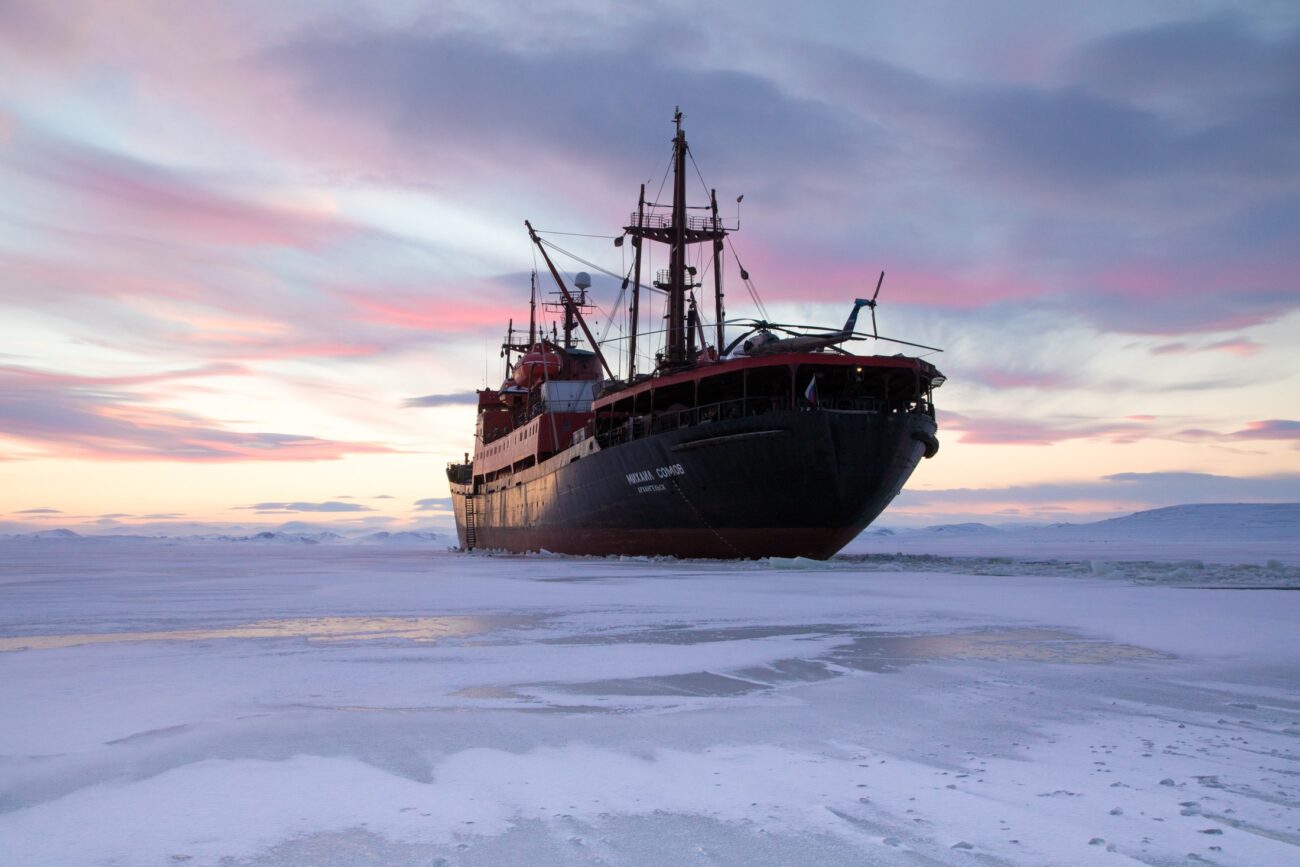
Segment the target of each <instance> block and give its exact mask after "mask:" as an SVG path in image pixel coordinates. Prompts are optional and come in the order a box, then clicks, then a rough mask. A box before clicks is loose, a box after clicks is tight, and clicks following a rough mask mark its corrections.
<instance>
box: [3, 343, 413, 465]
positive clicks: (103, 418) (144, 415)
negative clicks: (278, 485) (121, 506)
mask: <svg viewBox="0 0 1300 867" xmlns="http://www.w3.org/2000/svg"><path fill="white" fill-rule="evenodd" d="M219 370H220V369H219ZM201 375H204V374H202V373H196V372H194V371H182V372H180V373H179V374H175V375H174V376H175V377H180V378H190V377H194V376H201ZM167 378H169V375H168V374H165V373H163V374H157V375H155V376H154V377H153V381H158V382H161V381H164V380H166V379H167ZM130 379H131V380H132V381H133V382H134V381H135V380H137V379H139V378H138V377H131V378H130ZM114 384H115V382H114V378H112V377H106V378H105V379H104V380H102V381H101V380H96V379H95V378H94V377H85V376H70V375H63V374H57V373H51V372H49V371H40V370H32V369H29V368H22V367H15V366H8V367H4V368H0V428H3V430H4V432H5V434H6V435H7V436H9V437H12V438H16V439H20V440H25V441H28V442H29V443H31V444H33V445H35V446H37V447H39V448H40V449H42V450H43V451H44V452H45V453H46V454H51V455H58V456H62V457H76V458H90V459H95V460H159V459H163V460H177V461H198V462H211V461H216V462H220V461H250V460H253V461H319V460H335V459H338V458H340V457H342V456H344V455H346V454H357V453H383V452H391V451H393V450H392V449H390V448H389V447H387V446H383V445H379V444H377V443H347V442H338V441H333V440H326V439H320V438H318V437H312V436H302V435H297V434H283V433H269V432H255V433H246V432H242V431H232V430H228V429H225V428H223V427H221V426H220V425H218V424H216V423H214V422H212V421H210V420H208V419H204V418H202V417H200V416H197V415H194V414H192V413H184V412H178V411H174V410H168V409H163V408H159V407H154V406H149V405H146V404H145V403H144V402H143V401H142V400H141V399H140V398H139V397H137V396H135V395H132V394H130V393H128V392H124V391H120V390H116V389H114V388H112V387H111V386H112V385H114Z"/></svg>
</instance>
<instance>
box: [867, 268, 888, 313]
mask: <svg viewBox="0 0 1300 867" xmlns="http://www.w3.org/2000/svg"><path fill="white" fill-rule="evenodd" d="M884 283H885V272H884V271H881V272H880V279H879V280H877V281H876V291H875V294H873V295H872V296H871V303H870V305H869V306H870V307H872V308H873V309H874V308H875V306H876V299H877V298H879V297H880V287H881V286H882V285H884Z"/></svg>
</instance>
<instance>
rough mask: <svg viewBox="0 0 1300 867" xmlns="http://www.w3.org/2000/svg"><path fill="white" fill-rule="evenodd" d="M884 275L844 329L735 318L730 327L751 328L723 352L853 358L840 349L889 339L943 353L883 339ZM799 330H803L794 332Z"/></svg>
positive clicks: (855, 307)
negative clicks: (879, 321) (861, 327)
mask: <svg viewBox="0 0 1300 867" xmlns="http://www.w3.org/2000/svg"><path fill="white" fill-rule="evenodd" d="M884 282H885V272H884V271H881V272H880V279H879V280H877V281H876V291H875V292H874V293H873V294H872V296H871V298H869V299H868V298H856V299H854V301H853V309H852V310H851V311H850V312H849V318H848V319H846V320H845V321H844V327H842V328H839V329H835V328H822V327H819V326H816V325H790V324H786V323H781V322H767V321H765V320H762V319H735V320H731V321H730V322H729V323H728V324H745V325H748V326H750V328H749V330H748V331H746V332H745V333H743V334H741V335H740V336H739V337H737V338H736V339H735V340H733V341H731V343H730V344H728V345H727V348H726V350H725V351H724V352H723V353H722V356H723V357H724V358H740V357H754V356H761V355H776V354H779V353H783V352H819V351H821V350H823V349H830V350H833V351H835V352H839V353H840V354H842V355H850V354H851V353H849V352H848V350H846V349H844V348H843V347H841V346H840V344H841V343H845V342H847V341H850V340H866V339H868V338H870V339H873V340H887V341H889V342H890V343H900V344H902V345H904V346H915V347H917V348H918V349H929V350H932V351H934V352H942V351H943V350H942V349H939V348H938V347H935V346H926V345H925V344H923V343H911V342H909V341H906V340H897V339H895V338H893V337H881V336H880V332H879V330H878V329H877V327H876V302H877V299H878V298H879V297H880V287H881V286H882V285H884ZM863 307H866V308H868V309H870V310H871V333H870V334H864V333H860V332H858V331H856V330H855V329H856V328H857V324H858V312H859V311H861V310H862V308H863ZM794 329H800V330H794ZM806 331H822V332H826V333H824V334H806V333H804V332H806ZM773 332H781V333H782V334H786V335H789V336H787V337H778V336H777V335H776V334H775V333H773Z"/></svg>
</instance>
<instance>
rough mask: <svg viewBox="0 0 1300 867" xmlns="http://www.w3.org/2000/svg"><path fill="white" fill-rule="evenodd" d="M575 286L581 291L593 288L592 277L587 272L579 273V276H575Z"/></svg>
mask: <svg viewBox="0 0 1300 867" xmlns="http://www.w3.org/2000/svg"><path fill="white" fill-rule="evenodd" d="M573 285H574V286H577V287H578V288H579V289H589V288H591V275H590V274H588V273H587V272H586V271H579V272H578V273H577V274H574V275H573Z"/></svg>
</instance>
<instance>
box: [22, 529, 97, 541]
mask: <svg viewBox="0 0 1300 867" xmlns="http://www.w3.org/2000/svg"><path fill="white" fill-rule="evenodd" d="M20 538H26V539H81V538H84V537H83V536H82V535H81V534H80V533H74V532H73V531H71V530H68V529H65V528H63V527H60V528H59V529H57V530H38V531H37V532H35V533H23V534H22V535H21V536H20Z"/></svg>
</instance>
